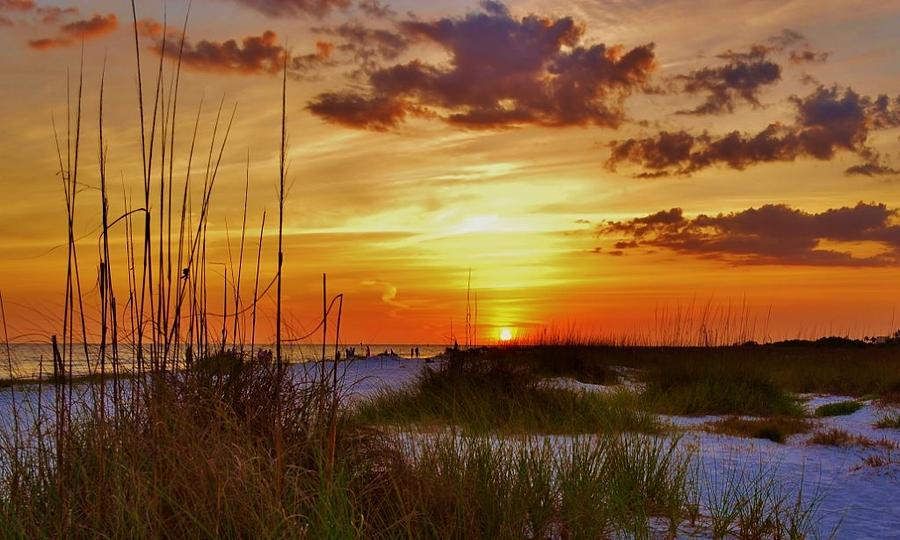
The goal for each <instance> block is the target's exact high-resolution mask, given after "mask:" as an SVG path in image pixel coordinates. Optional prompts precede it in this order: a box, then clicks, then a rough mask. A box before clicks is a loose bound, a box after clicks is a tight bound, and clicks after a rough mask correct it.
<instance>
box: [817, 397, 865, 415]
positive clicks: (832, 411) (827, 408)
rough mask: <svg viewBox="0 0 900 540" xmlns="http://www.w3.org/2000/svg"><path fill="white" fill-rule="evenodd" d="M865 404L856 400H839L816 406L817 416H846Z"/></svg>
mask: <svg viewBox="0 0 900 540" xmlns="http://www.w3.org/2000/svg"><path fill="white" fill-rule="evenodd" d="M862 407H863V404H862V403H860V402H859V401H856V400H847V401H838V402H837V403H828V404H825V405H822V406H820V407H817V408H816V416H818V417H820V418H821V417H825V416H846V415H848V414H853V413H855V412H856V411H858V410H860V409H861V408H862Z"/></svg>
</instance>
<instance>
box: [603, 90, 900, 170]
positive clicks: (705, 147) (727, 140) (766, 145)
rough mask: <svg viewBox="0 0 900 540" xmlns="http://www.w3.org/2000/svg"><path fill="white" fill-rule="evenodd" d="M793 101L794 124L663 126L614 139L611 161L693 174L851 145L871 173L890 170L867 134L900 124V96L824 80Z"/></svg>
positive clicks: (816, 155) (822, 155) (823, 154)
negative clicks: (745, 128)
mask: <svg viewBox="0 0 900 540" xmlns="http://www.w3.org/2000/svg"><path fill="white" fill-rule="evenodd" d="M791 103H792V104H793V105H794V108H795V110H796V117H795V120H794V123H793V124H787V125H786V124H781V123H777V122H776V123H772V124H770V125H769V126H768V127H766V128H765V129H763V130H762V131H760V132H758V133H741V132H739V131H732V132H731V133H728V134H725V135H718V136H717V135H710V134H709V133H708V132H705V131H704V132H703V133H701V134H698V135H694V134H691V133H689V132H687V131H674V132H669V131H662V132H660V133H658V134H657V135H655V136H651V137H645V138H631V139H627V140H622V141H613V142H612V143H610V147H611V154H610V157H609V159H608V160H607V163H606V165H607V167H608V168H609V169H611V170H615V169H616V167H617V166H618V165H619V164H621V163H632V164H636V165H639V166H641V167H642V168H643V171H642V172H641V173H639V174H638V176H640V177H657V176H668V175H688V174H691V173H694V172H696V171H699V170H702V169H706V168H708V167H712V166H714V165H719V166H724V167H728V168H731V169H738V170H742V169H745V168H747V167H750V166H752V165H756V164H759V163H766V162H776V161H794V160H795V159H797V158H801V157H809V158H813V159H818V160H829V159H831V158H832V157H834V155H835V154H836V153H837V152H839V151H847V152H851V153H854V154H857V155H858V156H860V157H861V158H863V160H865V163H866V164H870V165H871V166H870V167H868V168H867V169H866V170H868V171H869V173H870V174H875V173H876V172H879V171H880V172H882V173H888V172H889V171H890V170H891V169H890V168H889V167H887V166H886V165H884V164H883V163H882V161H881V160H882V157H881V156H880V155H879V154H878V153H877V152H876V151H874V150H873V149H872V148H870V147H869V146H867V140H868V136H869V131H870V130H871V129H876V128H881V129H883V128H888V127H896V126H898V125H900V96H898V98H895V99H893V100H891V99H889V98H887V96H879V97H878V98H876V99H875V100H872V99H870V98H868V97H864V96H860V95H859V94H857V93H856V92H854V91H853V90H852V89H850V88H846V89H843V90H841V89H839V88H838V87H836V86H832V87H830V88H826V87H823V86H820V87H819V88H817V89H816V90H815V91H814V92H813V93H812V94H810V95H808V96H806V97H803V98H801V97H797V96H793V97H792V98H791ZM879 167H880V168H879ZM848 172H850V171H848Z"/></svg>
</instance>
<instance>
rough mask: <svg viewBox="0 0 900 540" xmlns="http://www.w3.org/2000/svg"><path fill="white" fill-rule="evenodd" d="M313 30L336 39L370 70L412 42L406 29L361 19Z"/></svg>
mask: <svg viewBox="0 0 900 540" xmlns="http://www.w3.org/2000/svg"><path fill="white" fill-rule="evenodd" d="M313 31H314V32H316V33H319V34H322V35H327V36H328V37H329V38H331V39H334V40H335V41H336V42H337V43H336V47H337V49H338V50H339V51H341V52H343V53H346V54H349V55H351V56H352V57H353V59H354V61H355V62H356V63H357V64H359V65H360V66H361V67H362V68H363V70H364V71H366V72H372V71H375V70H376V69H377V67H378V61H379V60H396V59H397V57H399V56H400V55H401V54H402V53H404V52H405V51H406V50H407V49H408V48H409V46H410V44H411V43H412V41H411V39H410V38H409V37H408V36H406V35H404V34H402V33H399V32H393V31H391V30H385V29H383V28H369V27H366V26H363V25H362V24H360V23H357V22H348V23H343V24H341V25H338V26H333V27H321V28H314V29H313Z"/></svg>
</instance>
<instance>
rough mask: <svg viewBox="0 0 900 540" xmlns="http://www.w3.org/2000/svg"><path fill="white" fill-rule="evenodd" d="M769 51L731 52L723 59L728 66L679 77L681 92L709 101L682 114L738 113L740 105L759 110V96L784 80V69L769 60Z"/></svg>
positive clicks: (757, 48)
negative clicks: (782, 78) (765, 89)
mask: <svg viewBox="0 0 900 540" xmlns="http://www.w3.org/2000/svg"><path fill="white" fill-rule="evenodd" d="M767 54H768V52H767V49H765V48H762V47H754V48H752V49H751V50H750V51H749V52H746V53H735V52H731V51H728V52H726V53H723V54H721V55H719V58H722V59H725V60H727V61H728V62H727V63H726V64H724V65H722V66H717V67H706V68H703V69H698V70H695V71H692V72H690V73H688V74H686V75H680V76H678V77H676V83H677V86H678V90H679V91H681V92H684V93H687V94H704V95H705V96H706V99H705V101H704V102H703V103H701V104H699V105H697V106H696V107H694V108H693V109H689V110H685V111H679V112H680V113H682V114H720V113H725V112H734V108H735V105H736V102H738V101H744V102H746V103H749V104H750V105H753V106H754V107H759V106H760V102H759V94H760V92H761V91H762V90H763V89H764V88H765V87H767V86H771V85H773V84H775V83H777V82H778V81H780V80H781V66H780V65H778V64H776V63H775V62H772V61H771V60H769V59H768V58H767Z"/></svg>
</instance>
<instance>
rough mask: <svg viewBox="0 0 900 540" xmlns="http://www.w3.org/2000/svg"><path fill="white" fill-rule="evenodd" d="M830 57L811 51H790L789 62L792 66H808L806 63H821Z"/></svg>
mask: <svg viewBox="0 0 900 540" xmlns="http://www.w3.org/2000/svg"><path fill="white" fill-rule="evenodd" d="M829 56H830V54H829V53H827V52H817V51H811V50H809V49H802V50H797V51H791V56H790V58H791V62H793V63H794V64H808V63H822V62H825V61H826V60H828V57H829Z"/></svg>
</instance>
